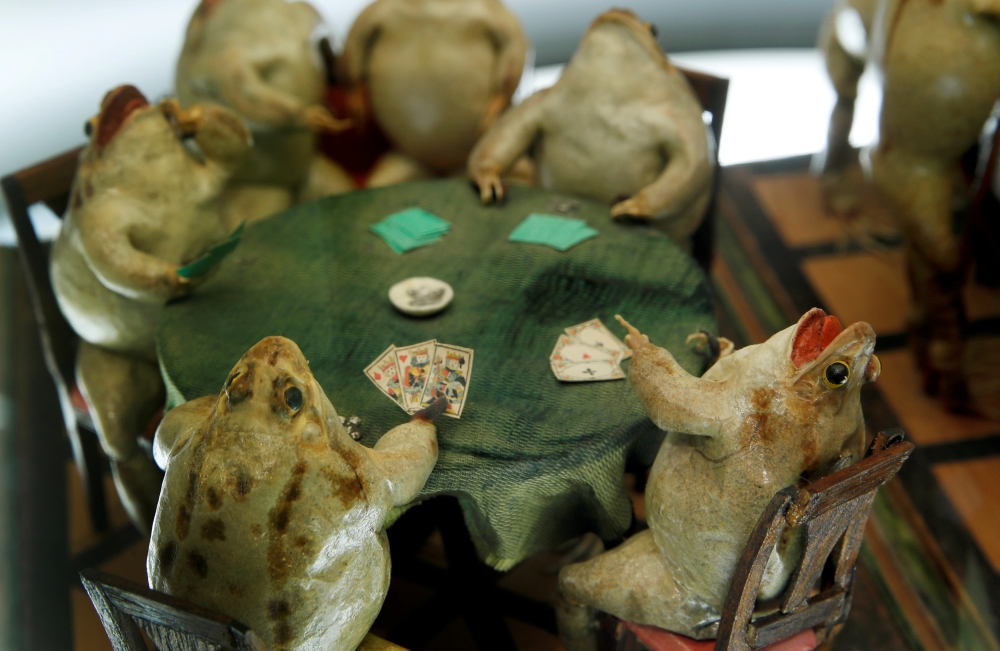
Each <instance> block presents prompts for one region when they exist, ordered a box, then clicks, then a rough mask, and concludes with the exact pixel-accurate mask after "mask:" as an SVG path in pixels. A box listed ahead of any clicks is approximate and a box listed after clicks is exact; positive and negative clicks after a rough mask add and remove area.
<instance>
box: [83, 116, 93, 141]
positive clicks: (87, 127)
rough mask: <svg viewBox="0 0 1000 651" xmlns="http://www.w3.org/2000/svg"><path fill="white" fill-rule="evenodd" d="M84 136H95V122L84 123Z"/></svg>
mask: <svg viewBox="0 0 1000 651" xmlns="http://www.w3.org/2000/svg"><path fill="white" fill-rule="evenodd" d="M83 135H85V136H87V137H88V138H89V137H90V136H92V135H94V121H93V120H87V121H86V122H84V123H83Z"/></svg>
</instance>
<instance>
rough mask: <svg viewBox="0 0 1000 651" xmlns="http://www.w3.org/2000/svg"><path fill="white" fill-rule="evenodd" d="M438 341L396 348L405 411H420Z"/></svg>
mask: <svg viewBox="0 0 1000 651" xmlns="http://www.w3.org/2000/svg"><path fill="white" fill-rule="evenodd" d="M436 344H437V341H435V340H434V339H431V340H430V341H424V342H421V343H419V344H413V345H412V346H406V347H405V348H396V349H395V350H394V351H393V355H395V356H396V364H398V365H399V378H400V383H401V384H402V387H403V409H405V410H406V411H408V412H410V413H413V412H415V411H417V410H418V409H420V399H421V398H422V397H423V394H424V387H425V386H427V376H428V374H429V373H430V370H431V362H432V361H433V360H434V348H435V346H436Z"/></svg>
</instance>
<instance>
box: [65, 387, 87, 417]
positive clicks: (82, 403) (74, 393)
mask: <svg viewBox="0 0 1000 651" xmlns="http://www.w3.org/2000/svg"><path fill="white" fill-rule="evenodd" d="M69 401H70V402H71V403H73V406H74V407H75V408H77V409H79V410H80V411H89V410H90V405H88V404H87V399H86V398H84V397H83V394H82V393H81V392H80V387H79V386H78V385H76V384H74V385H73V388H72V389H70V390H69Z"/></svg>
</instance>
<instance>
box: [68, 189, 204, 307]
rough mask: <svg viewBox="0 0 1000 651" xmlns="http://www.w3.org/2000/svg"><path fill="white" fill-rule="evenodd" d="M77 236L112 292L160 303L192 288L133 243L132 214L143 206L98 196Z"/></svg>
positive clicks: (85, 212)
mask: <svg viewBox="0 0 1000 651" xmlns="http://www.w3.org/2000/svg"><path fill="white" fill-rule="evenodd" d="M82 210H83V212H82V214H81V215H80V217H81V228H80V237H81V240H82V243H83V253H84V257H85V258H86V260H87V264H88V265H89V266H90V268H91V269H93V270H94V273H95V274H96V275H97V277H98V279H100V281H101V282H102V283H103V284H104V285H105V286H107V287H108V288H110V289H111V290H113V291H115V292H117V293H119V294H121V295H123V296H126V297H128V298H130V299H132V300H135V301H140V302H144V303H162V302H164V301H166V300H167V299H169V298H172V297H174V296H179V295H181V294H183V293H184V292H186V291H188V290H189V289H190V287H191V283H190V281H188V280H187V279H186V278H182V277H181V276H178V275H177V267H176V266H175V265H172V264H170V263H169V262H167V261H166V260H161V259H160V258H157V257H156V256H152V255H150V254H148V253H145V252H143V251H140V250H139V249H137V248H136V247H135V245H134V244H133V242H132V228H133V226H132V221H133V220H132V219H131V215H133V214H135V213H136V212H139V211H142V210H143V208H142V206H141V205H140V204H139V203H138V202H135V201H133V200H131V199H129V198H127V197H122V196H117V197H99V198H95V199H94V200H93V201H91V202H89V203H88V204H87V205H86V206H85V207H84V208H83V209H82Z"/></svg>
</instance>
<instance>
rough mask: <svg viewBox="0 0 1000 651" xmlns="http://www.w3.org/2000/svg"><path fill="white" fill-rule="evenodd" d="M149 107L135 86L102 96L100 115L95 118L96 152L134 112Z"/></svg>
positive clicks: (122, 87)
mask: <svg viewBox="0 0 1000 651" xmlns="http://www.w3.org/2000/svg"><path fill="white" fill-rule="evenodd" d="M147 106H149V102H148V101H147V100H146V97H145V95H143V94H142V93H140V92H139V89H138V88H136V87H135V86H128V85H126V86H119V87H118V88H115V89H114V90H112V91H111V92H109V93H108V94H107V95H105V96H104V101H102V102H101V115H100V116H99V117H98V118H97V137H96V138H95V139H94V141H95V143H96V144H97V150H98V151H101V150H102V149H104V146H105V145H107V144H108V143H109V142H111V139H112V138H113V137H114V135H115V134H116V133H118V131H119V130H120V129H121V128H122V125H124V124H125V120H127V119H128V116H129V115H131V114H132V113H133V112H134V111H138V110H139V109H141V108H145V107H147Z"/></svg>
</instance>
